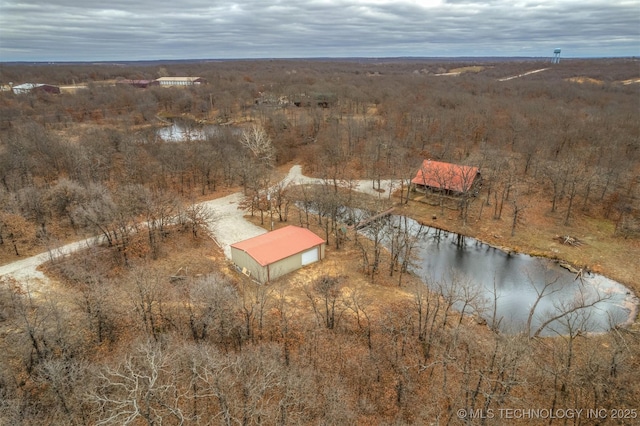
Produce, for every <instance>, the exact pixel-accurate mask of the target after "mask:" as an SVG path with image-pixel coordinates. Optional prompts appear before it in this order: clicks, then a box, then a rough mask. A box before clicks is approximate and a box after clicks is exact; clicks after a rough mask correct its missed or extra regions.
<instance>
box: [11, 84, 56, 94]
mask: <svg viewBox="0 0 640 426" xmlns="http://www.w3.org/2000/svg"><path fill="white" fill-rule="evenodd" d="M11 90H12V91H13V93H15V94H16V95H22V94H25V93H32V92H46V93H53V94H56V95H58V94H60V87H58V86H52V85H51V84H43V83H24V84H18V85H16V86H13V87H11Z"/></svg>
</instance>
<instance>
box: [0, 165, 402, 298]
mask: <svg viewBox="0 0 640 426" xmlns="http://www.w3.org/2000/svg"><path fill="white" fill-rule="evenodd" d="M283 181H284V182H285V183H287V184H320V183H322V179H317V178H310V177H307V176H304V175H303V174H302V168H301V167H300V166H297V165H296V166H293V167H292V168H291V170H289V173H288V174H287V176H285V178H284V179H283ZM380 184H381V187H382V188H383V189H384V192H382V193H380V192H378V191H376V190H374V189H373V186H372V184H371V180H362V181H359V182H358V184H357V185H356V190H357V191H359V192H363V193H367V194H371V195H374V196H377V197H383V196H384V197H388V194H389V191H390V190H393V189H395V188H398V186H396V185H395V184H394V182H392V181H390V180H384V181H381V182H380ZM243 197H244V196H243V195H242V193H235V194H231V195H228V196H226V197H222V198H217V199H215V200H211V201H205V202H203V203H202V204H203V205H205V206H207V207H208V208H209V209H211V211H212V212H213V213H214V215H215V216H216V221H215V223H214V224H213V225H212V226H211V227H210V229H209V234H210V235H211V237H212V238H214V239H215V241H216V242H217V243H218V245H219V246H220V247H221V248H222V250H224V254H225V256H226V257H227V258H229V259H230V258H231V247H230V246H231V244H233V243H236V242H238V241H242V240H246V239H248V238H252V237H256V236H258V235H261V234H264V233H266V232H267V231H266V230H265V229H264V228H261V227H259V226H256V225H254V224H252V223H251V222H248V221H247V220H245V219H244V217H243V216H244V214H245V212H244V211H243V210H240V209H238V205H239V203H240V201H242V199H243ZM97 239H98V238H97V237H92V238H87V239H85V240H82V241H76V242H74V243H71V244H67V245H65V246H62V247H59V248H57V249H55V250H53V251H51V252H45V253H40V254H38V255H35V256H32V257H28V258H25V259H21V260H18V261H15V262H12V263H9V264H6V265H3V266H0V279H2V278H4V277H11V278H14V279H15V280H16V281H17V282H18V283H20V284H22V285H24V286H25V287H27V288H31V289H34V290H35V291H38V290H40V291H43V290H45V289H44V287H45V286H46V284H47V283H48V279H47V277H46V276H45V275H44V274H43V273H42V272H40V271H38V270H37V268H38V266H40V265H42V264H43V263H45V262H47V261H48V260H50V259H51V257H52V256H55V257H57V256H63V255H66V254H69V253H73V252H75V251H77V250H80V249H82V248H85V247H87V246H92V245H94V244H96V242H97Z"/></svg>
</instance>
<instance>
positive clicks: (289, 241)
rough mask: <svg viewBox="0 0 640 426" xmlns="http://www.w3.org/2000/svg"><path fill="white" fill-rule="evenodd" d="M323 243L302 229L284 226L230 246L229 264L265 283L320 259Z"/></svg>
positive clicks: (322, 253)
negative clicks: (231, 263) (231, 262)
mask: <svg viewBox="0 0 640 426" xmlns="http://www.w3.org/2000/svg"><path fill="white" fill-rule="evenodd" d="M324 250H325V241H324V240H323V239H322V238H320V237H318V236H317V235H316V234H314V233H313V232H311V231H309V230H308V229H306V228H299V227H297V226H286V227H284V228H280V229H277V230H275V231H271V232H268V233H266V234H262V235H259V236H257V237H253V238H249V239H248V240H244V241H240V242H237V243H235V244H231V260H232V261H233V263H235V264H236V266H237V267H238V268H239V269H240V270H242V271H243V272H244V273H245V274H247V275H249V276H251V277H252V278H253V279H255V280H257V281H259V282H261V283H263V284H264V283H266V282H269V281H271V280H274V279H276V278H278V277H281V276H283V275H285V274H288V273H289V272H292V271H295V270H296V269H300V268H302V267H303V266H305V265H309V264H311V263H314V262H317V261H318V260H321V259H323V258H324Z"/></svg>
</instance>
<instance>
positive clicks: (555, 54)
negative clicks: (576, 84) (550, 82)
mask: <svg viewBox="0 0 640 426" xmlns="http://www.w3.org/2000/svg"><path fill="white" fill-rule="evenodd" d="M551 63H552V64H559V63H560V49H559V48H558V49H555V50H554V51H553V59H551Z"/></svg>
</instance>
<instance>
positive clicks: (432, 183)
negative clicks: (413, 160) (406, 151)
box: [411, 160, 478, 192]
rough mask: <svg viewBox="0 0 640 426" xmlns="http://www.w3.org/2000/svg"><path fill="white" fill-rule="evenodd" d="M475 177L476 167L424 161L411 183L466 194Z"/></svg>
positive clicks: (476, 173)
mask: <svg viewBox="0 0 640 426" xmlns="http://www.w3.org/2000/svg"><path fill="white" fill-rule="evenodd" d="M477 175H478V168H477V167H473V166H462V165H458V164H451V163H444V162H441V161H433V160H424V161H423V162H422V166H421V167H420V169H419V170H418V173H416V177H414V178H413V179H412V180H411V182H412V183H415V184H417V185H424V186H429V187H431V188H438V189H445V190H449V191H456V192H467V191H468V190H469V189H471V185H472V184H473V181H474V180H475V178H476V176H477Z"/></svg>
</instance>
